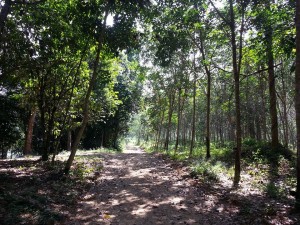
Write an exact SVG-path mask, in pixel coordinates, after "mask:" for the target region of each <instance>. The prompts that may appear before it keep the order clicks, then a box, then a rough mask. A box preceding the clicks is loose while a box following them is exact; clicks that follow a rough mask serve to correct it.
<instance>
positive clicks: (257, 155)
mask: <svg viewBox="0 0 300 225" xmlns="http://www.w3.org/2000/svg"><path fill="white" fill-rule="evenodd" d="M233 146H234V144H233V143H231V142H229V143H224V144H222V145H221V144H214V143H212V144H211V158H210V159H208V160H207V159H206V147H205V146H204V145H201V146H196V147H195V148H194V149H193V154H192V156H191V157H190V155H189V147H186V148H184V147H179V148H178V149H177V151H175V150H174V145H170V147H169V150H168V151H166V150H164V149H162V148H161V147H159V148H158V149H157V148H156V147H155V146H153V145H151V144H150V143H148V144H145V143H144V144H143V147H144V148H145V149H146V151H148V152H156V151H158V152H161V153H163V154H165V155H167V156H168V157H169V158H171V159H173V160H176V161H185V162H187V163H188V164H189V165H190V171H191V176H192V177H197V178H199V179H202V180H204V181H218V180H219V178H220V176H227V177H228V178H229V179H232V178H233V176H234V151H233ZM294 158H295V153H293V152H292V151H290V150H289V149H287V148H285V147H283V146H282V145H280V146H279V147H278V148H277V149H272V147H271V144H270V143H267V142H258V141H256V140H253V139H245V140H244V141H243V144H242V170H243V171H242V173H243V174H245V175H248V176H250V179H251V181H250V182H251V185H253V186H255V187H256V188H259V189H260V190H262V191H263V192H264V193H266V195H267V196H269V197H271V198H282V197H286V196H287V195H288V194H289V190H291V189H294V188H295V184H296V182H295V160H294Z"/></svg>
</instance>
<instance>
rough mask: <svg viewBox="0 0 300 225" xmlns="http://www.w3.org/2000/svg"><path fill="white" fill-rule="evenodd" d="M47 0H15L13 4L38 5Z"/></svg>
mask: <svg viewBox="0 0 300 225" xmlns="http://www.w3.org/2000/svg"><path fill="white" fill-rule="evenodd" d="M44 2H46V0H39V1H32V2H29V1H26V0H23V1H20V0H19V1H13V2H12V4H20V5H38V4H40V3H44Z"/></svg>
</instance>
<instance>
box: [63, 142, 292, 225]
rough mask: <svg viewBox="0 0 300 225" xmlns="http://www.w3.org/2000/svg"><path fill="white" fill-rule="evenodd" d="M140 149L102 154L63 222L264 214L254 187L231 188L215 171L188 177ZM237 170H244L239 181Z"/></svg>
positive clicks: (222, 219)
mask: <svg viewBox="0 0 300 225" xmlns="http://www.w3.org/2000/svg"><path fill="white" fill-rule="evenodd" d="M140 151H142V150H139V149H138V148H136V147H135V148H132V149H131V150H130V151H129V152H126V151H125V152H124V153H119V154H115V155H112V154H107V153H106V154H102V156H101V157H102V158H103V162H104V170H103V171H102V172H101V176H99V177H98V179H97V180H96V181H95V183H94V185H93V187H92V188H91V189H90V191H89V192H88V193H87V194H86V195H85V196H83V197H82V198H81V201H80V202H79V207H78V210H77V212H74V215H72V216H70V221H68V224H116V225H118V224H119V225H121V224H122V225H123V224H125V225H127V224H128V225H133V224H136V225H141V224H142V225H153V224H162V225H164V224H204V225H205V224H226V225H227V224H250V223H251V224H262V223H263V221H264V220H266V219H265V216H264V215H265V211H264V210H269V208H268V207H269V206H268V205H267V204H266V202H270V200H269V199H267V198H266V197H265V196H264V195H263V194H261V193H258V192H257V191H256V190H255V191H254V190H253V191H249V190H248V192H247V190H246V189H245V187H244V186H241V187H239V188H237V189H234V188H232V180H231V179H229V178H228V176H226V175H225V174H219V178H220V182H216V181H215V182H209V183H208V182H207V181H202V180H201V179H193V178H191V177H190V176H189V171H188V170H185V169H181V167H178V165H176V164H174V162H170V161H168V160H164V159H162V158H160V157H158V156H157V155H152V154H146V153H140ZM136 152H138V153H136ZM243 176H247V174H243V175H242V182H243V178H246V177H243ZM247 179H248V178H247ZM256 205H257V206H256ZM285 211H286V210H285ZM249 213H250V214H249ZM282 213H283V212H282ZM256 215H258V216H256ZM272 216H273V217H274V218H275V216H274V215H273V214H271V215H270V218H268V220H269V219H272V218H273V217H272ZM282 217H283V218H285V216H284V214H282ZM285 221H287V219H285ZM291 221H292V220H291ZM278 224H281V223H278ZM286 224H292V222H288V223H286Z"/></svg>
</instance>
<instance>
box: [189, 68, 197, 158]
mask: <svg viewBox="0 0 300 225" xmlns="http://www.w3.org/2000/svg"><path fill="white" fill-rule="evenodd" d="M195 131H196V73H195V74H194V87H193V118H192V131H191V135H192V137H191V138H192V139H191V146H190V153H189V157H192V154H193V149H194V146H195V133H196V132H195Z"/></svg>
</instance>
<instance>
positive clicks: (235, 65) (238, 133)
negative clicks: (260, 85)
mask: <svg viewBox="0 0 300 225" xmlns="http://www.w3.org/2000/svg"><path fill="white" fill-rule="evenodd" d="M229 4H230V31H231V49H232V66H233V76H234V95H235V120H236V121H235V122H236V148H235V163H234V165H235V168H234V180H233V183H234V185H235V186H237V185H238V184H239V182H240V179H241V148H242V136H241V134H242V129H241V109H240V107H241V106H240V73H239V72H240V68H239V66H238V65H239V64H240V62H238V59H237V46H236V35H235V29H236V25H235V18H234V10H233V0H229ZM242 32H243V30H242V29H241V35H242ZM240 38H241V37H240ZM239 48H240V60H241V48H242V46H241V45H240V46H239Z"/></svg>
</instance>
